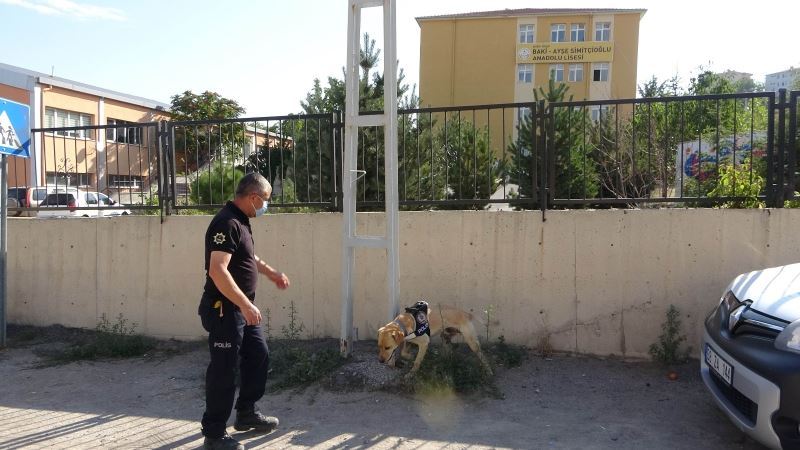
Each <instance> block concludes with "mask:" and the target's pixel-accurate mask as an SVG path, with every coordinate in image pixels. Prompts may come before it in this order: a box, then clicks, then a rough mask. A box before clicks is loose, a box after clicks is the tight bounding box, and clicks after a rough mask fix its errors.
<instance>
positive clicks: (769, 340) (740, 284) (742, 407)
mask: <svg viewBox="0 0 800 450" xmlns="http://www.w3.org/2000/svg"><path fill="white" fill-rule="evenodd" d="M701 345H702V346H701V348H702V351H703V357H702V358H701V362H700V374H701V376H702V378H703V382H704V383H705V385H706V387H707V388H708V390H709V391H710V392H711V395H712V396H713V397H714V400H716V403H717V405H718V406H719V407H720V408H721V409H722V411H723V412H725V414H726V415H727V416H728V418H729V419H730V420H731V421H732V422H733V423H734V424H735V425H736V426H738V427H739V428H740V429H741V430H742V431H744V432H745V433H747V434H749V435H750V436H751V437H753V438H754V439H755V440H757V441H759V442H761V443H762V444H764V445H766V446H768V447H770V448H783V449H796V448H800V264H791V265H787V266H780V267H772V268H769V269H764V270H758V271H754V272H748V273H744V274H741V275H739V276H738V277H736V278H735V279H734V280H733V282H731V284H730V285H728V288H727V289H725V292H724V293H723V296H722V299H721V300H720V303H719V305H718V306H717V307H716V308H715V309H714V311H713V312H712V313H711V315H709V316H708V318H707V319H706V321H705V331H704V333H703V339H702V343H701Z"/></svg>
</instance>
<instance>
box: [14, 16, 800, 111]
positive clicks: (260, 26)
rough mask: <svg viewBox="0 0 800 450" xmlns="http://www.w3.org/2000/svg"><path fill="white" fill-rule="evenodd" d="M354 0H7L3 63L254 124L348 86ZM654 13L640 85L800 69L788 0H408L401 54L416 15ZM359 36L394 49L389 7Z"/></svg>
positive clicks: (411, 49)
mask: <svg viewBox="0 0 800 450" xmlns="http://www.w3.org/2000/svg"><path fill="white" fill-rule="evenodd" d="M347 4H348V2H347V0H288V1H283V2H278V1H275V0H261V1H256V0H249V1H246V0H225V1H219V0H217V1H212V0H137V1H104V0H86V1H84V0H75V1H73V0H0V23H2V26H0V42H2V43H3V45H2V51H0V62H2V63H6V64H11V65H14V66H19V67H24V68H26V69H30V70H35V71H39V72H44V73H47V74H54V75H56V76H59V77H63V78H67V79H71V80H74V81H79V82H82V83H86V84H91V85H94V86H99V87H102V88H106V89H111V90H115V91H120V92H124V93H127V94H131V95H136V96H140V97H145V98H149V99H152V100H157V101H160V102H163V103H169V100H170V97H171V96H172V95H175V94H178V93H181V92H183V91H186V90H191V91H193V92H195V93H199V92H202V91H206V90H209V91H214V92H217V93H219V94H220V95H222V96H224V97H227V98H231V99H234V100H236V101H238V102H239V104H241V105H242V106H244V107H245V109H246V114H245V115H246V116H249V117H255V116H275V115H283V114H289V113H298V112H301V111H302V109H301V107H300V101H301V100H303V99H304V98H305V96H306V94H307V93H308V92H309V91H310V90H311V88H312V87H313V83H314V79H315V78H319V79H320V80H322V82H323V85H325V84H326V80H327V77H329V76H335V77H338V78H342V77H343V75H342V68H343V67H344V64H345V53H346V47H347V37H346V32H347ZM530 7H535V8H586V7H592V8H643V9H647V13H646V14H645V15H644V17H643V19H642V21H641V24H640V37H639V62H638V68H637V77H638V81H639V83H642V82H644V81H646V80H648V79H650V78H651V77H652V76H656V77H658V78H659V79H667V78H670V77H672V76H673V75H678V76H679V77H680V79H681V80H682V81H683V83H684V84H686V83H687V82H688V80H689V78H690V77H691V76H692V75H693V74H696V73H697V72H698V70H699V67H701V66H702V67H705V68H708V69H711V70H714V71H724V70H726V69H732V70H738V71H742V72H748V73H752V74H753V78H754V80H756V81H761V82H763V81H764V76H765V75H766V74H767V73H772V72H777V71H781V70H784V69H788V68H789V67H790V66H794V67H797V66H800V47H799V46H798V44H799V43H800V35H798V33H797V31H796V30H797V28H796V26H797V25H796V21H797V19H798V18H800V2H797V1H785V0H780V1H779V0H761V1H759V2H752V1H749V2H742V1H739V0H730V1H725V2H723V1H719V0H706V1H698V0H692V1H688V0H671V1H663V0H657V1H656V0H606V1H605V2H602V3H601V2H599V1H597V0H592V1H588V0H572V1H570V2H565V1H564V0H539V1H536V2H532V1H530V0H528V1H521V0H397V51H398V59H399V62H400V67H401V68H403V69H404V71H405V73H406V75H407V76H406V79H407V81H408V82H409V83H410V84H412V85H413V84H418V78H419V26H418V24H417V22H416V20H415V17H421V16H430V15H440V14H456V13H465V12H474V11H491V10H498V9H517V8H530ZM362 31H366V32H369V33H370V34H371V36H372V37H374V38H375V39H376V44H377V46H378V47H382V46H383V34H382V8H370V9H368V10H365V11H364V13H363V16H362Z"/></svg>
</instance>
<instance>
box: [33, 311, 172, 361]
mask: <svg viewBox="0 0 800 450" xmlns="http://www.w3.org/2000/svg"><path fill="white" fill-rule="evenodd" d="M135 331H136V323H131V324H130V325H129V324H128V321H127V319H125V318H124V317H123V315H122V314H120V315H119V316H118V317H117V321H116V322H115V323H111V322H109V320H108V319H107V318H106V316H105V314H103V316H102V317H101V318H100V321H99V322H98V323H97V326H96V328H95V331H94V332H93V333H88V334H86V335H85V336H84V337H83V338H82V339H78V341H77V342H75V343H74V344H73V345H71V346H69V347H66V348H63V349H61V350H56V351H51V352H46V353H44V354H43V355H42V356H44V357H45V359H46V360H47V362H48V363H51V364H67V363H70V362H74V361H81V360H95V359H100V358H131V357H137V356H142V355H144V354H146V353H147V352H148V351H150V350H152V349H154V348H155V347H156V343H157V341H156V340H155V339H154V338H151V337H147V336H144V335H141V334H136V332H135Z"/></svg>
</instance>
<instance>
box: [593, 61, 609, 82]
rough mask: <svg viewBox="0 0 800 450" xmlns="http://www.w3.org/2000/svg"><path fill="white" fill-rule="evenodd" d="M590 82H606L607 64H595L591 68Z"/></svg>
mask: <svg viewBox="0 0 800 450" xmlns="http://www.w3.org/2000/svg"><path fill="white" fill-rule="evenodd" d="M592 81H608V63H596V64H594V65H593V66H592Z"/></svg>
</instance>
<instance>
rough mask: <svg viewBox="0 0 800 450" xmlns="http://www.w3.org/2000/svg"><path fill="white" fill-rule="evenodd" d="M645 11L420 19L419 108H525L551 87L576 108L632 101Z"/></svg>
mask: <svg viewBox="0 0 800 450" xmlns="http://www.w3.org/2000/svg"><path fill="white" fill-rule="evenodd" d="M645 11H646V10H644V9H506V10H501V11H486V12H473V13H466V14H451V15H443V16H431V17H418V18H417V23H418V24H419V27H420V73H419V92H420V106H422V107H428V106H430V107H441V106H467V105H482V104H497V103H517V102H530V101H533V100H534V95H533V92H534V89H538V87H539V86H542V87H544V88H545V90H546V89H547V85H548V84H549V80H550V79H553V80H555V81H556V82H562V83H565V84H566V85H567V86H568V88H569V91H568V93H567V96H568V97H569V96H570V95H571V96H572V97H573V99H574V100H609V99H624V98H634V97H635V96H636V65H637V60H638V46H639V22H640V20H641V18H642V16H643V15H644V14H645Z"/></svg>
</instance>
